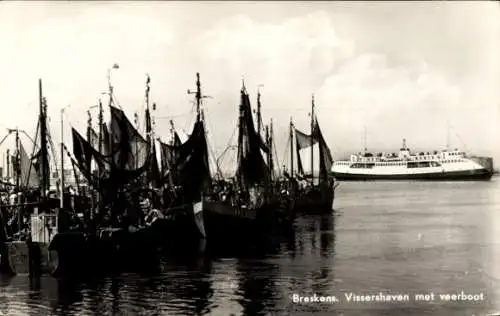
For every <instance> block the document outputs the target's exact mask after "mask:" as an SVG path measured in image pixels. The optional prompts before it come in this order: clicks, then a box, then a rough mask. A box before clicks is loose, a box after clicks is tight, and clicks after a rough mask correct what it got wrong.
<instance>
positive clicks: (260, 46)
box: [0, 3, 500, 156]
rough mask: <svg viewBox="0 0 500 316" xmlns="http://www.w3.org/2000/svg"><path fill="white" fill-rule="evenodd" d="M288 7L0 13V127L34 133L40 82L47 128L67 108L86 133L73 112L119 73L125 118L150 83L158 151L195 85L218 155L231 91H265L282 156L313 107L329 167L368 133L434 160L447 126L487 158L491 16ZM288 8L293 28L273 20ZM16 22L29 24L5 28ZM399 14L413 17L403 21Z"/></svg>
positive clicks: (228, 130) (180, 121)
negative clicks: (198, 83)
mask: <svg viewBox="0 0 500 316" xmlns="http://www.w3.org/2000/svg"><path fill="white" fill-rule="evenodd" d="M0 5H2V4H0ZM3 6H4V7H7V6H6V5H3ZM297 6H299V5H298V4H291V3H290V4H287V3H283V4H282V5H280V6H279V7H280V8H282V10H280V12H279V14H278V12H277V10H276V8H277V5H275V7H274V9H275V10H274V11H276V14H274V15H273V14H271V13H270V12H267V13H266V18H262V16H263V14H262V8H261V7H259V6H258V5H256V4H255V5H252V6H246V7H245V8H244V9H243V5H234V6H227V11H225V13H224V14H220V12H215V11H220V10H210V9H209V6H201V5H200V8H204V9H203V10H201V11H200V10H198V11H200V12H201V13H200V12H195V11H196V10H195V9H196V5H194V4H190V5H188V4H186V5H185V6H183V5H180V4H176V3H162V4H156V3H155V4H154V5H148V6H142V5H131V4H129V3H127V4H126V5H124V4H120V3H116V4H113V5H111V4H109V5H104V4H99V5H97V4H92V5H88V4H87V5H84V4H83V3H82V4H81V5H71V6H69V5H68V6H65V7H64V8H63V6H57V7H56V6H39V8H33V7H29V6H27V5H26V6H25V8H24V9H22V8H21V9H19V6H18V7H17V9H16V10H17V11H16V10H13V11H12V10H11V9H10V11H9V10H3V9H2V13H0V15H1V16H2V18H1V19H0V39H1V40H2V42H4V43H9V45H6V46H5V47H2V50H0V69H2V74H0V85H1V86H2V95H0V101H1V102H2V106H1V107H0V124H3V125H9V124H12V123H13V122H14V121H15V122H16V123H15V124H19V126H25V127H30V128H31V126H32V125H33V122H34V120H35V119H36V115H37V110H36V107H37V103H38V91H37V79H38V78H40V77H41V78H43V79H44V92H45V95H46V96H47V99H48V101H49V111H50V113H49V114H50V115H51V116H52V117H53V120H57V117H58V116H59V113H58V112H59V109H60V108H61V107H62V106H65V105H67V104H72V107H71V108H70V109H68V110H67V119H68V120H70V121H71V123H72V125H74V126H77V127H78V128H80V129H83V128H85V120H86V117H85V114H84V112H85V111H86V109H87V107H88V106H89V105H92V104H95V103H96V102H97V99H98V98H99V96H100V93H101V92H103V91H104V90H106V89H107V82H106V70H107V69H108V68H109V67H110V66H111V65H112V63H114V62H117V63H119V64H120V69H119V70H117V71H115V72H114V73H113V74H112V82H113V85H114V87H115V92H116V95H117V98H118V100H119V101H120V103H121V105H122V106H123V107H124V108H125V110H126V112H127V114H128V115H129V117H133V112H136V111H141V110H142V108H143V105H144V88H145V74H146V73H149V74H150V75H151V100H153V101H155V102H157V104H158V110H157V113H156V115H157V116H158V118H157V125H156V127H157V134H159V135H162V137H163V138H168V135H169V124H168V118H170V117H172V116H174V117H175V123H176V126H178V127H179V128H180V129H184V130H186V131H187V130H189V123H190V121H191V119H192V117H190V115H189V113H190V111H191V110H192V105H191V104H190V101H191V100H192V95H188V94H187V93H186V90H187V89H188V88H190V89H193V88H195V85H194V81H195V73H196V72H200V74H201V80H202V89H203V93H204V94H207V95H210V96H212V97H213V99H207V100H205V101H206V106H205V108H206V112H207V117H208V119H209V125H208V128H209V132H210V139H211V140H212V142H213V145H214V146H215V147H217V148H216V151H217V152H222V150H224V147H225V145H226V144H227V141H228V139H229V138H230V135H231V134H232V132H233V131H234V129H235V128H236V120H237V115H238V112H237V104H238V103H239V89H240V87H241V78H242V77H244V79H245V84H246V87H247V90H248V91H249V93H250V94H251V95H252V101H253V102H254V101H255V98H256V90H257V86H258V85H260V84H263V85H264V87H263V88H262V102H263V116H264V119H265V121H266V122H269V119H270V118H271V117H272V118H273V119H274V122H275V125H274V126H275V132H276V142H277V143H278V144H277V145H278V151H279V154H280V155H281V153H282V152H283V151H284V148H285V143H286V139H287V136H288V135H287V133H288V127H287V126H288V121H289V118H290V116H293V117H294V121H295V123H296V126H297V127H299V128H303V129H305V130H306V131H307V130H308V128H309V127H308V126H309V124H308V116H307V113H308V111H309V109H310V104H311V94H313V93H314V94H315V95H316V104H317V112H318V115H319V116H320V123H321V124H322V128H323V130H324V134H325V137H326V138H327V141H328V142H329V144H330V145H331V147H332V149H333V151H334V153H336V156H340V155H342V154H343V153H344V152H348V151H352V150H359V148H361V147H362V146H363V144H362V142H363V141H362V139H363V126H365V125H366V126H367V129H368V134H369V146H370V147H373V148H386V147H395V148H397V146H399V142H400V139H401V138H403V137H406V138H408V141H409V143H415V144H419V145H418V146H422V147H426V146H429V147H435V146H441V145H444V142H445V138H446V121H447V120H449V121H451V123H452V125H453V126H454V127H455V128H456V130H457V131H460V134H461V136H462V139H464V141H465V142H466V143H467V144H468V145H471V144H473V146H470V147H471V149H478V150H483V151H485V150H486V151H488V150H489V148H492V147H494V144H493V141H491V140H486V139H487V138H488V137H486V136H485V135H491V134H494V133H493V131H494V127H495V126H498V125H499V124H498V107H499V104H500V102H499V100H500V93H499V89H498V86H499V85H500V75H499V73H500V71H496V70H500V65H499V63H498V58H497V57H496V56H499V54H500V40H498V38H500V31H499V30H500V27H499V26H500V23H499V22H498V21H499V19H494V18H493V17H498V14H496V15H495V14H494V13H488V14H486V13H484V12H486V11H484V10H486V9H487V8H485V9H481V10H482V11H481V10H478V9H477V10H476V9H475V10H473V13H474V14H475V15H474V16H475V17H476V18H477V16H479V15H481V16H483V17H484V19H479V20H478V19H473V18H471V16H472V15H471V16H469V15H468V14H469V13H467V12H469V11H467V10H465V11H464V9H463V8H461V9H460V8H458V9H457V8H456V7H458V6H459V5H457V6H443V8H441V9H436V10H431V11H432V12H430V13H429V11H428V10H423V9H422V8H420V9H418V8H417V7H418V5H417V4H415V5H414V6H410V5H409V4H405V5H397V6H394V5H391V6H390V7H388V6H382V5H381V6H378V5H377V6H366V5H357V4H355V3H351V4H349V5H347V4H341V5H338V6H335V8H334V9H330V8H326V7H325V9H324V10H317V9H316V10H315V9H314V8H315V6H311V8H309V7H307V8H305V7H300V8H298V7H297ZM318 6H319V5H318ZM10 7H11V8H13V7H16V6H14V5H11V6H10ZM292 7H293V8H295V9H296V10H295V11H294V12H295V13H294V15H291V14H288V15H287V14H286V13H284V12H287V10H290V11H293V10H292V9H291V8H292ZM27 8H32V9H33V10H27ZM252 8H253V9H252ZM379 8H380V9H379ZM188 9H189V10H188ZM299 9H300V10H299ZM23 10H24V11H29V19H27V20H26V21H24V22H23V21H16V19H13V18H11V17H14V16H16V15H17V16H18V15H19V14H20V12H22V11H23ZM409 11H411V12H412V13H415V14H412V15H411V17H408V12H409ZM476 11H477V12H476ZM471 12H472V11H471ZM481 12H482V13H481ZM488 12H492V11H491V10H490V11H488ZM497 13H498V12H497ZM471 14H472V13H471ZM201 16H203V18H201ZM214 16H216V17H217V16H219V18H214ZM273 16H274V18H273ZM278 16H279V17H278ZM426 18H428V19H426ZM442 21H444V22H446V23H444V22H442ZM441 22H442V23H441ZM440 23H441V24H440ZM444 24H450V26H443V25H444ZM462 24H465V25H467V28H465V30H464V27H462V26H460V25H462ZM455 26H456V27H455ZM457 28H458V30H459V31H456V30H457ZM461 33H463V34H464V36H465V39H464V38H463V37H461ZM497 35H499V36H497ZM471 47H474V48H471ZM478 47H481V48H482V49H478ZM254 105H255V104H254ZM14 118H15V119H14ZM495 118H496V119H495ZM472 120H477V121H482V122H485V123H482V124H477V123H476V124H471V123H475V122H473V121H472ZM470 125H473V126H472V127H471V126H470ZM10 127H11V126H10ZM57 128H58V126H57V125H55V126H54V127H53V129H54V131H55V129H57ZM67 129H68V128H67ZM68 130H69V129H68ZM54 134H55V135H56V136H55V137H57V135H58V134H59V133H58V132H57V133H54ZM497 134H498V133H497ZM67 135H68V134H67ZM440 135H442V137H441V136H440ZM67 139H69V138H68V136H67Z"/></svg>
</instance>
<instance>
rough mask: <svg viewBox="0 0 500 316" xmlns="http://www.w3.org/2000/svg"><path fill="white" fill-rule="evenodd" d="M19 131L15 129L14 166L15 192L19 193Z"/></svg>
mask: <svg viewBox="0 0 500 316" xmlns="http://www.w3.org/2000/svg"><path fill="white" fill-rule="evenodd" d="M19 142H20V141H19V129H17V128H16V160H15V161H16V164H15V167H16V170H15V172H16V190H17V192H19V191H20V189H21V186H20V182H21V157H20V153H19V149H20V147H21V146H20V143H19ZM17 202H18V203H20V202H21V201H17Z"/></svg>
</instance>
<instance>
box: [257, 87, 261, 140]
mask: <svg viewBox="0 0 500 316" xmlns="http://www.w3.org/2000/svg"><path fill="white" fill-rule="evenodd" d="M259 87H260V86H259ZM261 107H262V104H261V103H260V89H257V134H258V135H259V136H260V129H261V122H262V116H261V115H262V114H261Z"/></svg>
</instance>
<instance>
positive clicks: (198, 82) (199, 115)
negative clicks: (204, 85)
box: [187, 72, 208, 122]
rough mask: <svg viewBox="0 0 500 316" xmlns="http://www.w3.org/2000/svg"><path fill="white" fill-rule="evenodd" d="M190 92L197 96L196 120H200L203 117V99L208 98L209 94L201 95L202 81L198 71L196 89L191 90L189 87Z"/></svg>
mask: <svg viewBox="0 0 500 316" xmlns="http://www.w3.org/2000/svg"><path fill="white" fill-rule="evenodd" d="M187 93H188V94H194V95H195V98H196V121H197V122H198V121H199V120H200V119H201V112H200V108H201V99H202V98H207V97H208V96H202V95H201V83H200V73H199V72H197V73H196V91H191V90H189V89H188V91H187Z"/></svg>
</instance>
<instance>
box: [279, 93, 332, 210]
mask: <svg viewBox="0 0 500 316" xmlns="http://www.w3.org/2000/svg"><path fill="white" fill-rule="evenodd" d="M294 139H295V142H294ZM289 141H290V143H289V144H290V149H291V150H290V173H286V174H285V177H286V178H287V179H289V181H290V182H291V184H290V186H291V188H292V189H291V190H292V191H294V195H295V209H296V212H297V213H303V214H325V213H331V212H332V210H333V200H334V198H335V188H336V187H337V185H338V184H337V183H335V179H334V178H333V177H332V176H331V174H330V168H331V166H332V164H333V158H332V155H331V153H330V149H329V148H328V145H327V144H326V141H325V139H324V138H323V134H322V132H321V129H320V127H319V123H318V118H317V117H316V113H315V103H314V96H313V97H312V104H311V133H310V135H307V134H305V133H303V132H301V131H300V130H298V129H296V128H295V126H294V124H293V121H292V119H290V138H289ZM294 145H295V146H294ZM295 160H296V162H297V170H295V166H294V163H295ZM307 160H309V164H307ZM304 162H306V163H304ZM308 168H309V170H308Z"/></svg>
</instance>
